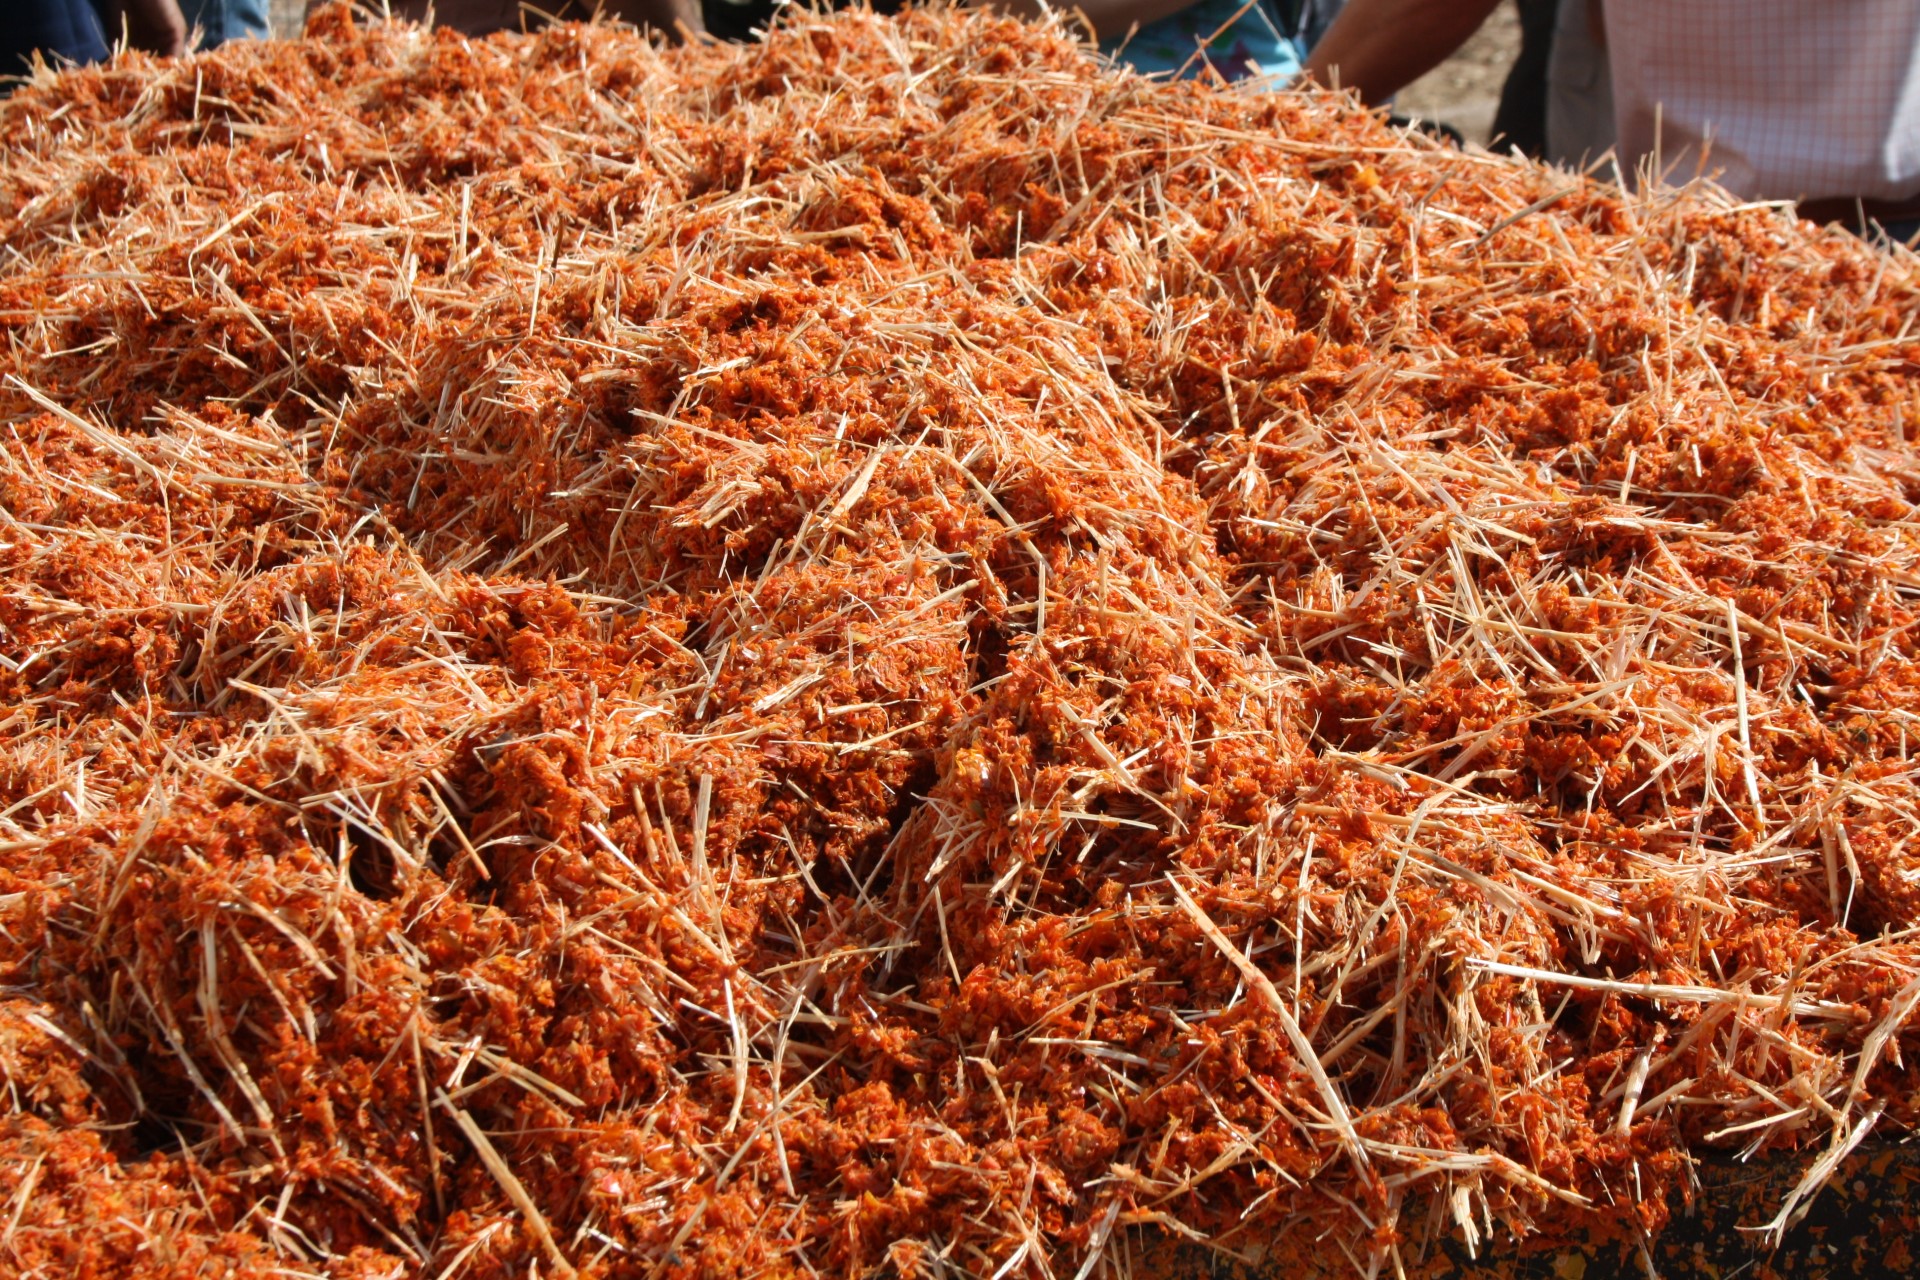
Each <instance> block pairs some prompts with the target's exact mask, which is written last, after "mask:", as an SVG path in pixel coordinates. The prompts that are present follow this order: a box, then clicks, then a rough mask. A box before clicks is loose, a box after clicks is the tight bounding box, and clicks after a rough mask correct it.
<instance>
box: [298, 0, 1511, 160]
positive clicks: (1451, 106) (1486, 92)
mask: <svg viewBox="0 0 1920 1280" xmlns="http://www.w3.org/2000/svg"><path fill="white" fill-rule="evenodd" d="M305 9H306V0H273V32H274V34H275V35H278V36H290V35H297V34H299V31H300V24H301V14H302V13H303V12H304V11H305ZM1519 51H1520V19H1519V16H1518V13H1517V12H1516V10H1515V9H1514V7H1513V6H1512V5H1510V4H1503V5H1501V6H1500V8H1499V9H1498V10H1496V11H1495V12H1494V15H1493V17H1491V18H1489V19H1488V20H1487V23H1486V25H1485V26H1483V27H1481V28H1480V31H1479V33H1478V34H1476V35H1475V36H1474V37H1473V38H1472V39H1471V40H1469V41H1467V43H1466V44H1464V45H1462V46H1461V48H1460V51H1459V52H1458V53H1456V54H1454V55H1453V57H1451V58H1449V59H1447V60H1446V61H1445V62H1443V63H1441V64H1440V65H1439V66H1437V67H1435V68H1434V69H1433V70H1432V71H1429V72H1428V73H1427V74H1426V75H1424V76H1422V77H1420V79H1418V80H1416V81H1414V82H1413V83H1412V84H1410V85H1408V86H1407V87H1406V88H1405V89H1403V90H1402V91H1401V92H1400V95H1399V97H1398V98H1397V99H1396V100H1395V103H1394V107H1395V110H1397V111H1398V112H1399V113H1400V114H1402V115H1410V116H1419V117H1421V118H1423V119H1429V120H1440V121H1444V122H1445V123H1447V124H1450V125H1452V126H1453V127H1454V128H1456V129H1458V130H1460V132H1461V133H1463V134H1465V135H1466V136H1467V138H1468V139H1469V140H1471V141H1473V142H1480V143H1484V142H1486V140H1487V134H1488V132H1489V130H1490V129H1491V128H1492V126H1493V112H1494V108H1495V107H1496V106H1497V105H1498V104H1499V101H1500V85H1501V82H1502V81H1504V80H1505V79H1506V77H1507V68H1508V67H1510V66H1512V65H1513V59H1514V55H1515V54H1517V53H1518V52H1519Z"/></svg>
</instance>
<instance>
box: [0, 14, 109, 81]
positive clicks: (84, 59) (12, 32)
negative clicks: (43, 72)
mask: <svg viewBox="0 0 1920 1280" xmlns="http://www.w3.org/2000/svg"><path fill="white" fill-rule="evenodd" d="M36 52H37V53H39V55H40V56H41V57H42V58H44V59H45V60H46V61H47V62H48V63H49V64H53V65H58V64H59V63H60V62H62V61H66V62H78V63H83V64H84V63H89V62H101V61H104V60H105V58H106V56H107V39H106V33H105V32H104V31H103V30H101V27H100V16H99V14H97V13H95V12H94V9H93V6H92V5H91V4H89V3H87V0H13V6H12V12H11V14H10V15H9V16H8V18H7V20H6V21H5V22H0V76H20V75H25V74H26V73H27V72H28V71H29V70H30V69H31V68H32V66H33V55H34V54H35V53H36ZM11 87H12V86H11V85H5V84H0V93H4V92H6V91H7V90H8V89H10V88H11Z"/></svg>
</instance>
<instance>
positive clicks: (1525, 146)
mask: <svg viewBox="0 0 1920 1280" xmlns="http://www.w3.org/2000/svg"><path fill="white" fill-rule="evenodd" d="M1516 3H1517V4H1518V5H1519V6H1520V56H1519V57H1517V58H1515V59H1514V60H1513V69H1512V70H1511V71H1509V72H1507V80H1506V83H1505V84H1503V85H1502V86H1501V87H1500V109H1499V110H1498V111H1497V112H1495V113H1494V117H1493V136H1494V138H1495V142H1494V145H1495V146H1496V147H1498V148H1501V149H1502V150H1504V149H1506V148H1508V147H1518V148H1520V153H1521V154H1522V155H1529V156H1534V157H1539V156H1540V155H1543V154H1544V153H1545V152H1546V149H1547V64H1548V62H1549V61H1550V60H1551V58H1552V55H1553V27H1554V20H1555V18H1556V17H1557V16H1558V14H1559V12H1560V0H1516Z"/></svg>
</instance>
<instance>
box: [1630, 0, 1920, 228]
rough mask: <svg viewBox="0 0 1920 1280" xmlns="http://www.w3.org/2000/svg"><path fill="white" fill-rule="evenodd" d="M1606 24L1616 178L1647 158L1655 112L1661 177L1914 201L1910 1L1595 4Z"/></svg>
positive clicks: (1783, 192) (1915, 88)
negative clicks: (1619, 169)
mask: <svg viewBox="0 0 1920 1280" xmlns="http://www.w3.org/2000/svg"><path fill="white" fill-rule="evenodd" d="M1606 20H1607V45H1608V53H1609V56H1610V60H1611V61H1612V64H1613V103H1614V118H1615V120H1616V122H1617V124H1618V127H1619V154H1620V159H1621V164H1622V166H1623V167H1626V168H1628V170H1629V176H1632V170H1633V169H1634V168H1635V167H1637V166H1639V165H1640V164H1641V163H1642V162H1643V161H1646V162H1651V161H1652V159H1653V158H1654V156H1655V155H1656V130H1655V123H1654V122H1655V119H1656V115H1655V111H1656V108H1658V112H1659V115H1658V118H1659V120H1660V126H1659V130H1658V139H1657V141H1658V150H1657V155H1658V158H1659V163H1660V167H1661V170H1662V171H1663V174H1664V176H1665V178H1666V179H1667V180H1668V181H1670V182H1681V181H1685V180H1687V179H1689V178H1692V177H1693V176H1694V175H1695V174H1696V173H1697V172H1704V173H1706V174H1708V175H1710V176H1717V177H1718V179H1719V181H1720V182H1721V183H1722V185H1724V186H1726V187H1727V188H1728V189H1730V190H1732V191H1734V192H1735V193H1737V194H1739V195H1743V196H1747V197H1749V198H1753V199H1768V200H1786V199H1819V198H1821V197H1829V196H1861V197H1865V198H1868V199H1883V200H1886V199H1892V200H1897V199H1902V198H1906V197H1911V196H1916V195H1920V0H1606ZM1703 153H1704V155H1705V157H1706V158H1705V161H1704V163H1703V162H1702V160H1701V157H1702V155H1703Z"/></svg>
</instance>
